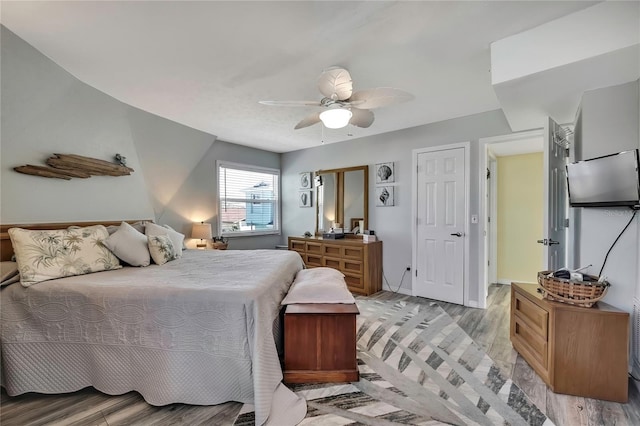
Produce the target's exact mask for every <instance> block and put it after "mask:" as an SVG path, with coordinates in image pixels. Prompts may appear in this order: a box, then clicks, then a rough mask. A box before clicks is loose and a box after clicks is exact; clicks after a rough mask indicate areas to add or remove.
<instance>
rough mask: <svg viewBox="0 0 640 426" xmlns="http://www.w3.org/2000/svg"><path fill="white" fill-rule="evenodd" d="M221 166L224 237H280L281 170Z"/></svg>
mask: <svg viewBox="0 0 640 426" xmlns="http://www.w3.org/2000/svg"><path fill="white" fill-rule="evenodd" d="M217 165H218V201H219V209H218V229H219V230H220V231H219V232H220V234H221V235H224V236H233V235H264V234H280V211H279V198H280V197H279V194H280V170H277V169H267V168H263V167H256V166H248V165H244V164H236V163H227V162H222V161H221V162H218V163H217Z"/></svg>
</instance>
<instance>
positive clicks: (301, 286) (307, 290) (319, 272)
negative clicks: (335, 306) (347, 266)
mask: <svg viewBox="0 0 640 426" xmlns="http://www.w3.org/2000/svg"><path fill="white" fill-rule="evenodd" d="M355 302H356V301H355V299H354V298H353V295H352V294H351V292H350V291H349V289H348V288H347V283H346V282H345V280H344V274H342V273H341V272H340V271H338V270H336V269H332V268H312V269H303V270H302V271H300V272H298V273H297V274H296V278H295V280H294V281H293V284H291V288H290V289H289V293H288V294H287V296H286V297H285V298H284V300H283V301H282V304H283V305H291V304H294V303H346V304H350V303H355Z"/></svg>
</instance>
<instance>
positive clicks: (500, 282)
mask: <svg viewBox="0 0 640 426" xmlns="http://www.w3.org/2000/svg"><path fill="white" fill-rule="evenodd" d="M512 282H513V280H507V279H504V278H498V282H497V284H504V285H511V283H512Z"/></svg>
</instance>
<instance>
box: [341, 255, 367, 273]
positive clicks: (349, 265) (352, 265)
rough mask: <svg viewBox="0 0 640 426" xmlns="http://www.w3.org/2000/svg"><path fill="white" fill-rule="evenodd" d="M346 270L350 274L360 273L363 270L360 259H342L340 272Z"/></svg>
mask: <svg viewBox="0 0 640 426" xmlns="http://www.w3.org/2000/svg"><path fill="white" fill-rule="evenodd" d="M347 272H350V273H351V274H362V273H363V272H364V271H363V269H362V261H360V260H350V259H343V260H342V273H343V274H346V273H347Z"/></svg>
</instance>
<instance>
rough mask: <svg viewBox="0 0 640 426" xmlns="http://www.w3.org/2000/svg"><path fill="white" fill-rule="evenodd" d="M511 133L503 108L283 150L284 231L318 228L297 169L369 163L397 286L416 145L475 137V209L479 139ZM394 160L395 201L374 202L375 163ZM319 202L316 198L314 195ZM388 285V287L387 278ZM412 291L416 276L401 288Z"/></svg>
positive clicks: (407, 255)
mask: <svg viewBox="0 0 640 426" xmlns="http://www.w3.org/2000/svg"><path fill="white" fill-rule="evenodd" d="M508 133H511V129H510V128H509V125H508V124H507V121H506V119H505V117H504V114H503V113H502V111H491V112H486V113H483V114H476V115H472V116H468V117H463V118H457V119H453V120H447V121H443V122H439V123H434V124H429V125H425V126H420V127H414V128H411V129H405V130H401V131H396V132H392V133H387V134H383V135H377V136H372V137H367V138H361V139H355V140H353V141H349V142H343V143H339V144H331V145H321V146H318V147H317V148H312V149H306V150H301V151H294V152H289V153H285V154H283V155H282V203H283V211H284V218H285V222H284V226H283V231H284V232H283V233H284V236H287V235H302V234H303V233H304V232H305V231H310V232H313V231H314V227H315V218H314V212H315V209H303V208H298V203H297V193H298V173H300V172H305V171H315V170H319V169H333V168H339V167H349V166H359V165H365V164H367V165H369V228H370V229H373V230H375V231H376V234H377V235H378V236H379V238H380V239H381V240H382V241H383V244H384V248H383V268H384V274H385V276H386V278H387V280H388V281H389V283H390V284H391V286H392V288H393V289H395V288H396V287H397V286H398V284H399V281H400V278H401V276H402V273H403V272H404V271H405V268H406V266H407V265H410V264H411V197H412V194H411V177H412V173H411V161H412V158H411V154H412V150H414V149H418V148H424V147H431V146H437V145H446V144H451V143H457V142H464V141H471V142H472V143H471V171H470V173H471V176H470V181H471V188H470V189H471V191H470V192H471V203H470V209H469V211H470V214H478V143H477V141H478V139H479V138H482V137H489V136H498V135H504V134H508ZM389 161H394V162H395V173H396V181H395V184H394V186H395V194H394V195H395V206H394V207H375V200H374V197H373V194H375V186H376V185H375V167H374V166H375V164H376V163H383V162H389ZM314 202H315V200H314ZM469 228H470V231H471V232H470V235H469V239H470V263H469V267H470V277H469V281H470V291H469V299H470V300H472V301H477V300H478V285H479V279H478V273H477V271H478V244H480V243H481V241H482V239H480V235H479V232H480V231H479V226H478V225H477V224H470V225H469ZM384 287H385V289H386V288H387V286H386V284H385V286H384ZM401 291H405V292H407V293H410V292H411V277H410V275H409V274H407V275H406V276H405V279H404V281H403V283H402V290H401Z"/></svg>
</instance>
